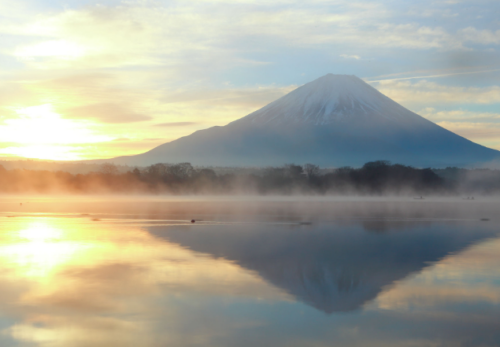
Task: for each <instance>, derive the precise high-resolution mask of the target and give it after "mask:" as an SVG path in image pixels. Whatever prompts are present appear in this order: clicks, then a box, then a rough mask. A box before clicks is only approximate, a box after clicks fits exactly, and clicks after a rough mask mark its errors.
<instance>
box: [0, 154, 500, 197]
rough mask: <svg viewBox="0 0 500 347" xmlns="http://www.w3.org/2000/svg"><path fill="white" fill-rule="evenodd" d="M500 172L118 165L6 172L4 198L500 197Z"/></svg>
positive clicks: (1, 181) (1, 180) (375, 165)
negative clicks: (126, 167)
mask: <svg viewBox="0 0 500 347" xmlns="http://www.w3.org/2000/svg"><path fill="white" fill-rule="evenodd" d="M497 192H500V172H499V171H497V170H485V169H477V170H467V169H458V168H447V169H438V170H433V169H429V168H427V169H418V168H413V167H409V166H404V165H399V164H393V165H391V164H390V163H389V162H387V161H375V162H369V163H366V164H365V165H364V166H362V167H361V168H351V167H342V168H338V169H330V170H326V169H320V168H319V167H318V166H316V165H313V164H305V165H295V164H287V165H284V166H281V167H267V168H253V169H251V170H249V169H248V168H247V169H243V168H242V169H239V168H232V169H229V168H225V169H224V170H220V169H218V168H196V167H193V166H192V165H191V164H189V163H181V164H155V165H151V166H148V167H145V168H134V169H131V170H129V171H126V172H123V171H122V170H121V168H118V167H116V166H114V165H113V164H104V165H101V166H100V167H99V171H95V172H89V173H85V174H74V173H69V172H65V171H55V172H54V171H48V170H26V169H13V170H6V169H5V168H4V167H2V166H0V193H5V194H16V193H36V194H166V195H196V194H200V195H238V194H241V195H344V196H345V195H365V196H366V195H375V196H380V195H406V196H408V195H417V196H423V195H460V194H466V195H474V194H481V195H494V194H496V193H497Z"/></svg>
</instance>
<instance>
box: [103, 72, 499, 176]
mask: <svg viewBox="0 0 500 347" xmlns="http://www.w3.org/2000/svg"><path fill="white" fill-rule="evenodd" d="M498 158H500V152H499V151H496V150H493V149H490V148H487V147H484V146H481V145H478V144H476V143H474V142H472V141H469V140H467V139H465V138H463V137H461V136H459V135H456V134H454V133H452V132H451V131H448V130H446V129H444V128H442V127H440V126H438V125H436V124H434V123H433V122H431V121H429V120H427V119H425V118H423V117H421V116H419V115H417V114H415V113H413V112H411V111H409V110H407V109H406V108H404V107H403V106H401V105H399V104H398V103H396V102H394V101H392V100H391V99H389V98H388V97H386V96H385V95H383V94H382V93H380V92H379V91H377V90H376V89H375V88H373V87H371V86H370V85H368V84H367V83H365V82H364V81H362V80H361V79H359V78H357V77H355V76H347V75H332V74H328V75H326V76H323V77H321V78H318V79H317V80H315V81H312V82H310V83H307V84H305V85H303V86H301V87H299V88H297V89H296V90H294V91H292V92H290V93H289V94H287V95H285V96H283V97H281V98H280V99H278V100H276V101H274V102H272V103H270V104H269V105H267V106H265V107H263V108H261V109H260V110H258V111H256V112H253V113H251V114H249V115H248V116H246V117H243V118H241V119H238V120H236V121H234V122H232V123H229V124H228V125H226V126H216V127H212V128H209V129H205V130H200V131H197V132H195V133H193V134H191V135H189V136H185V137H182V138H179V139H177V140H175V141H172V142H169V143H165V144H163V145H160V146H158V147H156V148H154V149H152V150H150V151H148V152H146V153H143V154H139V155H134V156H128V157H119V158H114V159H110V160H107V161H110V162H114V163H116V164H122V165H150V164H154V163H176V162H190V163H192V164H193V165H213V166H267V165H282V164H285V163H297V164H304V163H314V164H317V165H320V166H327V167H332V166H333V167H340V166H361V165H362V164H364V163H366V162H369V161H374V160H389V161H392V162H397V163H401V164H405V165H414V166H420V167H423V166H432V167H446V166H462V167H464V166H471V165H476V164H479V163H485V162H489V161H492V160H494V159H498Z"/></svg>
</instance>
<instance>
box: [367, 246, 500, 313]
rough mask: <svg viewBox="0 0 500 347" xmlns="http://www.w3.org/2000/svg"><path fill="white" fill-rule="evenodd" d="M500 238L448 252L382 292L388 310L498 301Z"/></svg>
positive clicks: (380, 302)
mask: <svg viewBox="0 0 500 347" xmlns="http://www.w3.org/2000/svg"><path fill="white" fill-rule="evenodd" d="M498 254H500V240H499V239H497V240H495V241H493V242H487V243H483V244H480V245H477V246H474V247H472V248H471V249H468V250H466V251H465V252H463V253H460V254H459V255H451V256H448V257H447V258H445V259H443V260H442V261H440V262H439V263H437V264H434V265H433V266H432V267H430V268H428V269H425V270H424V271H423V272H422V273H420V274H418V275H417V276H415V277H414V278H412V279H411V280H409V281H406V282H403V283H400V284H399V285H398V286H396V287H395V288H393V289H390V290H388V291H387V292H385V293H383V294H381V295H380V296H379V297H378V298H377V301H376V306H377V307H380V308H383V309H387V310H410V309H411V310H422V311H433V312H434V311H439V310H441V309H449V306H450V305H463V304H465V303H468V304H477V303H480V302H484V303H488V304H494V305H497V304H500V288H499V287H498V279H499V278H500V257H499V256H498Z"/></svg>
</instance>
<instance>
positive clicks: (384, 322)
mask: <svg viewBox="0 0 500 347" xmlns="http://www.w3.org/2000/svg"><path fill="white" fill-rule="evenodd" d="M279 206H280V208H279V209H278V210H274V211H275V212H279V215H280V216H283V217H282V218H283V219H282V220H281V222H279V223H278V222H277V220H276V217H273V218H272V220H271V221H266V220H265V218H263V217H261V218H260V219H259V218H258V219H254V220H253V222H251V221H249V220H247V221H245V222H235V221H234V219H233V220H232V222H230V223H223V222H220V221H219V222H218V223H215V224H214V223H213V222H212V221H211V220H215V219H217V218H219V220H220V219H221V218H226V219H229V218H230V217H228V216H227V215H226V216H225V217H221V216H219V217H217V218H216V216H215V215H209V214H207V212H206V211H205V212H204V213H205V217H206V220H203V221H201V220H200V221H198V222H196V223H190V222H189V221H183V220H182V219H181V218H180V217H179V215H175V217H176V218H177V219H171V220H167V219H165V218H163V219H145V218H143V216H142V215H141V218H137V219H134V218H132V219H130V218H129V219H123V218H118V217H117V216H118V214H115V215H108V217H107V218H106V216H104V217H102V216H101V217H100V218H94V216H91V215H86V214H84V215H81V214H66V215H65V216H56V215H55V214H54V213H52V214H51V213H44V214H39V215H33V213H31V214H29V213H28V214H24V215H23V214H21V213H18V214H17V215H16V217H12V216H11V218H8V217H7V215H5V216H4V217H1V218H2V222H1V233H0V271H1V273H2V274H3V276H2V278H1V279H0V312H1V313H0V329H1V332H2V333H1V334H0V345H1V346H57V347H59V346H61V347H63V346H64V347H66V346H165V345H174V346H199V345H204V346H256V345H274V346H304V345H318V346H326V345H336V346H353V345H360V346H361V345H363V346H364V345H369V346H401V345H409V346H429V345H433V346H448V345H457V346H460V345H464V341H465V342H467V343H468V344H467V345H481V346H495V345H498V342H499V341H500V333H499V332H498V329H497V327H498V326H499V324H500V239H498V238H497V237H498V236H497V233H498V231H497V230H498V228H497V224H495V223H493V222H491V223H484V222H483V223H482V222H480V221H475V222H474V221H472V219H470V220H469V219H467V220H466V219H463V220H466V221H461V222H457V221H453V220H448V221H432V220H429V219H425V218H420V219H415V218H407V217H405V218H402V217H401V218H399V219H394V220H392V221H391V220H381V219H374V218H371V219H370V218H363V219H361V220H360V219H357V220H352V221H342V222H338V221H337V222H336V221H329V220H328V218H327V215H325V216H324V219H321V218H320V217H318V216H316V217H315V219H314V221H313V222H311V223H303V224H300V223H297V222H291V221H293V220H297V218H298V217H297V212H296V211H292V210H290V208H289V207H285V206H283V205H279ZM270 210H271V209H269V211H270ZM170 211H173V210H172V209H170ZM275 212H273V216H276V214H275ZM285 212H286V213H285ZM9 213H10V214H12V213H11V212H9ZM193 213H194V212H193ZM196 213H200V212H199V211H198V212H196ZM299 216H300V214H299ZM309 216H310V214H309ZM164 217H165V216H164ZM233 217H234V216H233ZM462 217H463V216H462ZM309 218H310V217H309ZM298 219H299V220H300V218H298ZM481 223H482V224H481Z"/></svg>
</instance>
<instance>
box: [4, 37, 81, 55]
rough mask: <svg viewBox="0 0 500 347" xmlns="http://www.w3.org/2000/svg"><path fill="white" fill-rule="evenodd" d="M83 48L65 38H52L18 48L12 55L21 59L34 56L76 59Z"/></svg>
mask: <svg viewBox="0 0 500 347" xmlns="http://www.w3.org/2000/svg"><path fill="white" fill-rule="evenodd" d="M84 53H85V49H84V48H83V47H82V46H80V45H78V44H76V43H74V42H69V41H65V40H53V41H45V42H41V43H37V44H35V45H32V46H26V47H21V48H18V49H17V50H16V51H15V53H14V55H16V56H18V57H19V58H23V59H32V58H35V57H57V58H61V59H76V58H79V57H81V56H83V55H84Z"/></svg>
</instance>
